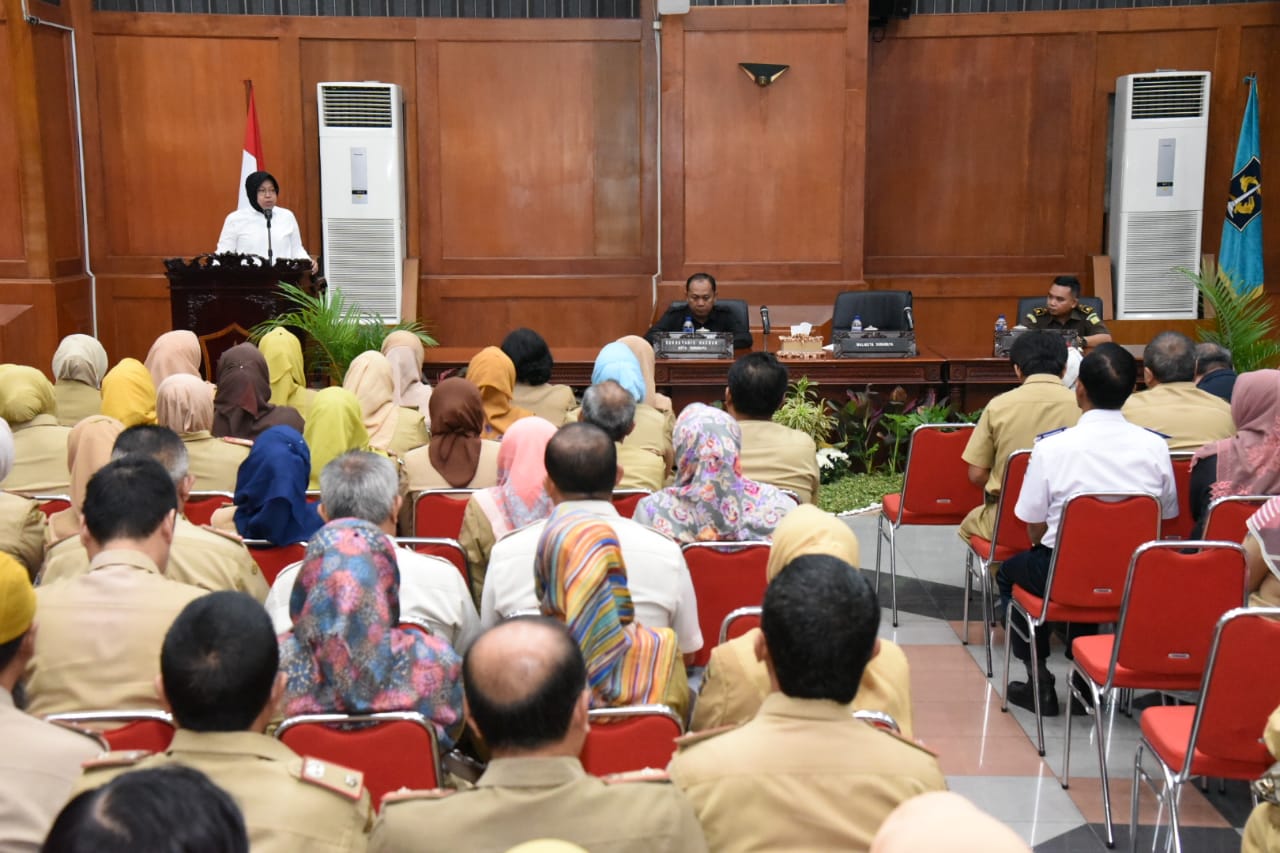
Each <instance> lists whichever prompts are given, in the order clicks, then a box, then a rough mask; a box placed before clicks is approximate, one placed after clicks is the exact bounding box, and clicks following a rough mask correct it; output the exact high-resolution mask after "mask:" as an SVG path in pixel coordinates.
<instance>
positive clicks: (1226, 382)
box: [1196, 341, 1236, 403]
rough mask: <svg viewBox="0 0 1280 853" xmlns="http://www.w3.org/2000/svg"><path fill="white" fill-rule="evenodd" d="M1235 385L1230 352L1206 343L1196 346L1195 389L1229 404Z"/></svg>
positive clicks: (1233, 367)
mask: <svg viewBox="0 0 1280 853" xmlns="http://www.w3.org/2000/svg"><path fill="white" fill-rule="evenodd" d="M1235 384H1236V371H1235V365H1234V364H1232V362H1231V351H1230V350H1229V349H1227V348H1226V347H1224V346H1222V345H1221V344H1215V343H1209V342H1208V341H1206V342H1204V343H1200V344H1196V387H1197V388H1199V389H1200V390H1201V391H1207V392H1208V393H1210V394H1212V395H1213V396H1215V397H1219V398H1221V399H1223V400H1226V401H1227V402H1228V403H1230V402H1231V392H1232V389H1234V388H1235Z"/></svg>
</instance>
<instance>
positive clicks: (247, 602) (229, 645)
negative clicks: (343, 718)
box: [160, 591, 280, 732]
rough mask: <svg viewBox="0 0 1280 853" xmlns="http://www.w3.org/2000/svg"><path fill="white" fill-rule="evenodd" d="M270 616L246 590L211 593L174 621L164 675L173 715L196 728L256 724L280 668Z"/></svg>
mask: <svg viewBox="0 0 1280 853" xmlns="http://www.w3.org/2000/svg"><path fill="white" fill-rule="evenodd" d="M279 665H280V663H279V650H278V646H277V645H276V634H275V631H274V630H272V627H271V617H270V616H268V615H267V611H265V610H264V609H263V608H262V605H261V604H259V603H258V602H257V601H255V600H254V599H253V598H252V597H250V596H248V595H246V594H245V593H243V592H231V591H223V592H212V593H209V594H208V595H203V596H201V597H199V598H197V599H196V600H195V601H192V602H191V603H190V604H188V605H187V606H186V607H184V608H182V612H181V613H179V614H178V618H176V619H174V620H173V625H171V626H170V627H169V631H168V633H166V634H165V635H164V644H163V645H162V646H161V648H160V677H161V679H162V680H163V681H164V693H165V696H166V697H167V698H168V700H169V705H170V707H171V708H172V709H173V717H174V719H175V720H177V722H178V725H179V726H180V727H182V728H184V729H190V730H192V731H197V732H240V731H245V730H246V729H248V728H249V726H250V725H251V724H252V723H253V721H254V720H255V719H256V718H257V716H258V715H259V714H261V713H262V709H263V708H265V707H266V705H267V700H269V699H270V698H271V688H272V685H273V684H274V683H275V679H276V672H277V670H278V669H279Z"/></svg>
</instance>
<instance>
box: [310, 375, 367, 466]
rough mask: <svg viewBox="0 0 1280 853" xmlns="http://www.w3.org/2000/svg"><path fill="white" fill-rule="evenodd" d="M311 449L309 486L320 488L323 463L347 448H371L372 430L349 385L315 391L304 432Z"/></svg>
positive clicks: (344, 451)
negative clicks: (370, 433)
mask: <svg viewBox="0 0 1280 853" xmlns="http://www.w3.org/2000/svg"><path fill="white" fill-rule="evenodd" d="M302 435H303V438H304V439H305V440H306V442H307V447H308V448H309V449H310V450H311V477H310V479H309V480H308V482H307V488H309V489H318V488H320V472H321V471H323V470H324V466H326V465H328V464H329V463H330V462H332V461H333V460H334V459H337V458H338V457H339V456H341V455H342V454H344V453H346V452H347V451H348V450H372V449H373V448H372V447H370V446H369V431H368V430H367V429H365V426H364V421H363V420H362V419H361V417H360V401H359V400H357V399H356V395H355V394H352V393H351V392H350V391H348V390H347V389H346V388H336V387H335V388H324V389H322V390H320V391H317V392H316V396H315V398H314V399H313V400H312V401H311V410H310V412H309V413H308V415H307V428H306V431H305V432H303V434H302Z"/></svg>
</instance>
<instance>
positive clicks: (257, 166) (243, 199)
mask: <svg viewBox="0 0 1280 853" xmlns="http://www.w3.org/2000/svg"><path fill="white" fill-rule="evenodd" d="M248 85H249V116H248V118H246V119H245V122H244V151H242V152H241V154H240V187H239V188H238V191H237V192H238V194H239V198H240V204H239V205H238V206H237V208H236V209H237V210H252V206H251V205H250V204H249V196H247V195H246V194H245V191H244V182H245V180H246V179H247V178H248V177H249V176H250V175H252V174H253V173H254V172H257V171H260V170H261V169H264V168H266V164H265V162H264V161H263V157H262V135H261V134H260V133H259V132H258V111H257V110H256V109H255V108H254V106H253V83H249V84H248Z"/></svg>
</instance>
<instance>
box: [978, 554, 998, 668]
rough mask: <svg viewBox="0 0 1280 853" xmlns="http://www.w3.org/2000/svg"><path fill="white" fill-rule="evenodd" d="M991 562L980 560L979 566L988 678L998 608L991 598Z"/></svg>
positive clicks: (983, 640)
mask: <svg viewBox="0 0 1280 853" xmlns="http://www.w3.org/2000/svg"><path fill="white" fill-rule="evenodd" d="M989 566H990V563H988V562H987V561H986V560H979V561H978V568H980V569H981V570H982V577H981V578H980V580H981V581H982V643H983V645H984V646H986V650H987V678H990V677H991V674H992V670H991V622H992V620H993V614H994V611H995V609H996V607H995V602H994V601H992V599H991V577H990V573H989V572H988V571H987V569H988V567H989Z"/></svg>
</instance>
